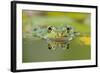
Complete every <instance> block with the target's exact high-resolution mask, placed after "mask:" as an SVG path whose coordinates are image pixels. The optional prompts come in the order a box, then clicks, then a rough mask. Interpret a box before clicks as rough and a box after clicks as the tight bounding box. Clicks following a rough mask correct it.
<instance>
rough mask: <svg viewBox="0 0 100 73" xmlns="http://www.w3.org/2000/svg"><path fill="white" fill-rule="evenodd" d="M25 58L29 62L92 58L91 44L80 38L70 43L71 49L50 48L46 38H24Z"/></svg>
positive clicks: (24, 60) (25, 61)
mask: <svg viewBox="0 0 100 73" xmlns="http://www.w3.org/2000/svg"><path fill="white" fill-rule="evenodd" d="M22 54H23V55H22V56H23V57H22V58H23V59H22V61H23V62H24V63H28V62H45V61H65V60H66V61H67V60H87V59H90V58H91V49H90V46H86V45H84V44H82V43H80V42H79V41H78V38H76V39H75V40H73V41H72V42H71V43H70V48H69V49H66V50H64V49H62V48H58V49H56V50H49V49H48V44H47V42H46V41H45V40H40V39H31V38H23V53H22Z"/></svg>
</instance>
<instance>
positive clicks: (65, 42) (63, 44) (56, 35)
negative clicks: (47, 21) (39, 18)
mask: <svg viewBox="0 0 100 73" xmlns="http://www.w3.org/2000/svg"><path fill="white" fill-rule="evenodd" d="M41 30H42V29H41ZM76 35H79V34H78V32H74V30H73V28H72V27H70V26H69V27H68V26H63V27H54V26H49V27H48V28H47V33H46V34H44V35H43V36H42V37H40V38H43V39H45V40H46V42H47V43H48V49H50V50H56V49H57V48H62V49H69V48H70V47H69V46H70V42H71V41H72V40H73V38H74V37H75V36H76Z"/></svg>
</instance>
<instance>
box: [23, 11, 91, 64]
mask: <svg viewBox="0 0 100 73" xmlns="http://www.w3.org/2000/svg"><path fill="white" fill-rule="evenodd" d="M90 20H91V14H90V13H82V12H51V11H34V10H23V11H22V33H23V36H22V38H23V53H22V54H23V57H22V58H23V59H22V61H23V62H24V63H27V62H44V61H64V60H87V59H91V47H90V46H91V44H90V42H91V41H90V39H91V38H90V37H91V36H90V34H91V32H90V30H91V23H90V22H91V21H90ZM65 25H67V26H72V27H73V28H74V30H75V31H76V32H79V33H80V36H77V37H75V39H74V40H73V41H72V42H71V43H70V48H69V49H66V50H62V49H60V48H58V49H56V50H54V51H52V50H49V49H48V44H47V42H46V41H44V40H42V39H41V38H39V37H36V36H35V33H34V30H33V29H34V28H42V29H46V28H48V27H49V26H55V27H61V26H65ZM61 29H62V28H61ZM37 33H38V34H42V33H43V34H45V35H46V33H47V30H43V31H42V32H37Z"/></svg>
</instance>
